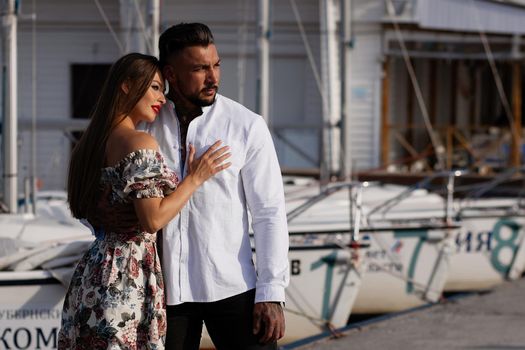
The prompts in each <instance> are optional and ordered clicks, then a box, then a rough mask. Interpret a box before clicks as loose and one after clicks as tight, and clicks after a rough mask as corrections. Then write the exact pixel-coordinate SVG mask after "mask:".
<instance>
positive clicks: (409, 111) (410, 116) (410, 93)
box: [404, 63, 415, 148]
mask: <svg viewBox="0 0 525 350" xmlns="http://www.w3.org/2000/svg"><path fill="white" fill-rule="evenodd" d="M414 64H415V63H414ZM406 93H407V100H406V124H407V125H413V124H414V87H413V86H412V81H411V80H410V77H409V76H408V75H407V83H406ZM404 134H405V140H406V141H407V142H408V143H409V144H410V145H411V146H412V148H414V129H412V128H406V129H405V133H404Z"/></svg>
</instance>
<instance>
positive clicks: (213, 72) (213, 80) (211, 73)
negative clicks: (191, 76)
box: [206, 68, 219, 85]
mask: <svg viewBox="0 0 525 350" xmlns="http://www.w3.org/2000/svg"><path fill="white" fill-rule="evenodd" d="M218 81H219V72H218V70H217V69H215V68H211V69H210V70H208V74H207V75H206V83H208V84H214V85H215V84H217V83H218Z"/></svg>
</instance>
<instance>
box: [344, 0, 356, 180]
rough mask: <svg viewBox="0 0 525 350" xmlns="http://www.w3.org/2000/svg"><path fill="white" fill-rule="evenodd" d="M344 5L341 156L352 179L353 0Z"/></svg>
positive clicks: (345, 0)
mask: <svg viewBox="0 0 525 350" xmlns="http://www.w3.org/2000/svg"><path fill="white" fill-rule="evenodd" d="M342 7H343V11H342V14H343V18H342V19H341V23H342V27H343V30H342V34H343V65H342V68H343V69H342V71H343V72H342V74H341V75H342V77H343V83H342V84H343V103H342V106H343V120H342V131H341V136H342V138H343V139H342V142H341V145H342V147H343V150H342V153H343V156H342V157H341V158H342V159H341V161H342V164H341V170H342V175H343V176H342V177H343V179H350V180H351V179H352V171H353V169H352V146H351V140H350V128H351V123H350V117H351V113H350V111H351V107H352V106H351V105H350V101H351V97H352V79H351V78H352V76H351V71H352V49H353V46H354V33H353V31H352V29H353V25H352V13H353V12H352V0H342Z"/></svg>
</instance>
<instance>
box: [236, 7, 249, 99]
mask: <svg viewBox="0 0 525 350" xmlns="http://www.w3.org/2000/svg"><path fill="white" fill-rule="evenodd" d="M249 5H250V3H249V2H248V1H245V0H238V1H237V8H238V10H239V12H240V13H239V17H240V18H242V22H241V24H240V25H239V27H238V29H237V35H238V37H239V41H238V44H239V55H238V59H237V79H238V82H239V97H238V98H239V102H240V103H241V104H244V93H245V91H244V90H245V86H246V60H247V53H248V20H249V18H248V16H249Z"/></svg>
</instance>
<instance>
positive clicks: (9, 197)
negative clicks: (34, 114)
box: [2, 0, 18, 213]
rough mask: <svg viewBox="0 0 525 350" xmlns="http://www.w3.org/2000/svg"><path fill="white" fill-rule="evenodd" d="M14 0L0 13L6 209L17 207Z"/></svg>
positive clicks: (13, 209)
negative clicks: (0, 20) (2, 13)
mask: <svg viewBox="0 0 525 350" xmlns="http://www.w3.org/2000/svg"><path fill="white" fill-rule="evenodd" d="M16 10H17V9H16V5H15V0H8V1H7V2H6V9H5V11H4V15H3V16H2V27H3V38H4V40H3V44H4V47H3V53H4V60H3V67H2V70H3V74H4V78H5V81H6V83H5V89H6V93H5V96H6V98H5V101H4V113H3V116H4V123H3V124H4V126H3V139H4V141H3V143H4V150H3V151H4V174H3V183H4V202H5V204H6V206H7V208H8V210H9V212H10V213H16V212H17V209H18V205H17V197H18V189H17V181H18V174H17V169H18V159H17V153H18V152H17V136H18V128H17V115H18V111H17V59H16V57H17V37H16V34H17V14H16Z"/></svg>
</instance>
